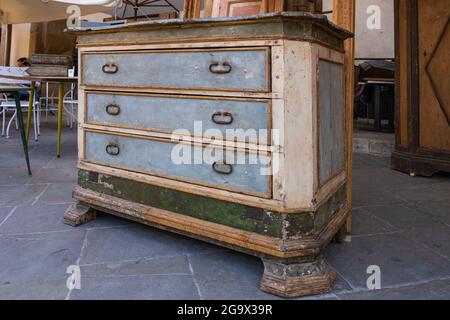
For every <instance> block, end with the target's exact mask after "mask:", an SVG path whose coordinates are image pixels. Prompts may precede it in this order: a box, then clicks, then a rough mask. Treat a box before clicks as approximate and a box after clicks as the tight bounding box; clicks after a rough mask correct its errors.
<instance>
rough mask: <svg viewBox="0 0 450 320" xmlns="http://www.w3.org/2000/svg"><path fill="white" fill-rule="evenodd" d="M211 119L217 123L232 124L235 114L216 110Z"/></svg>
mask: <svg viewBox="0 0 450 320" xmlns="http://www.w3.org/2000/svg"><path fill="white" fill-rule="evenodd" d="M211 120H212V121H213V122H214V123H217V124H232V123H233V115H232V114H231V113H229V112H220V111H219V112H216V113H214V114H213V115H212V116H211Z"/></svg>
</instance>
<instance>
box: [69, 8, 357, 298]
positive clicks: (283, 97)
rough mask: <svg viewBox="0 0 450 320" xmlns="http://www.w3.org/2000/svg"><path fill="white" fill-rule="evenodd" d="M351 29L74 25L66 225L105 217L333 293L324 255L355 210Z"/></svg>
mask: <svg viewBox="0 0 450 320" xmlns="http://www.w3.org/2000/svg"><path fill="white" fill-rule="evenodd" d="M168 31H170V32H168ZM348 36H349V34H348V33H346V32H345V31H343V30H341V29H338V28H336V27H335V26H334V25H332V24H330V23H329V22H328V21H327V20H326V18H324V17H323V16H310V15H307V16H306V15H302V14H296V13H280V14H275V15H273V14H270V15H260V16H254V17H242V18H236V17H234V18H225V19H220V20H217V21H214V20H210V19H207V20H206V19H198V20H190V21H188V22H180V21H177V20H173V21H158V22H148V23H145V24H142V23H141V24H139V25H136V26H133V25H129V26H123V27H117V28H114V29H108V30H95V29H94V30H89V31H80V32H78V45H79V49H80V62H81V67H80V69H81V76H80V102H81V106H80V112H79V122H80V126H79V164H78V170H79V181H78V186H77V187H76V188H75V190H74V197H75V199H77V200H78V201H79V204H78V205H77V206H75V207H72V208H69V209H68V211H67V212H66V216H65V221H66V222H67V223H69V224H72V225H77V224H80V223H84V222H87V221H88V220H89V219H90V218H92V217H94V214H93V212H94V210H100V211H104V212H108V213H111V214H115V215H118V216H121V217H125V218H128V219H132V220H135V221H139V222H142V223H145V224H148V225H151V226H156V227H160V228H163V229H166V230H171V231H175V232H177V233H181V234H185V235H188V236H193V237H195V238H200V239H203V240H205V241H209V242H212V243H216V244H219V245H223V246H226V247H230V248H234V249H236V250H240V251H243V252H247V253H250V254H254V255H256V256H258V257H261V258H262V260H263V261H264V264H265V272H264V275H263V279H262V289H263V290H265V291H268V292H271V293H274V294H278V295H281V296H285V297H293V296H299V295H307V294H317V293H322V292H326V291H328V290H330V289H331V288H332V286H333V282H334V279H335V274H334V272H333V271H332V270H331V269H330V268H329V267H328V266H327V265H326V264H325V262H324V260H323V258H322V250H323V247H324V246H325V245H326V244H327V243H328V242H329V241H330V240H331V238H332V237H333V236H334V235H335V234H336V233H337V232H338V230H339V229H340V228H341V227H342V225H343V224H344V223H345V220H346V218H347V216H348V213H349V205H348V203H347V189H346V183H347V172H346V156H345V152H346V143H345V117H346V116H347V115H346V114H345V106H344V71H343V61H344V54H343V47H344V45H343V42H344V39H345V38H347V37H348ZM198 125H200V129H199V127H198Z"/></svg>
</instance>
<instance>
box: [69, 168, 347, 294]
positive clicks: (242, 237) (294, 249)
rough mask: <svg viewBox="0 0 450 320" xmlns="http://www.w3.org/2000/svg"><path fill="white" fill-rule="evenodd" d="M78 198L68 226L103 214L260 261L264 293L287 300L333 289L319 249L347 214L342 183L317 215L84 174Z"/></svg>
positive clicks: (332, 275) (342, 222) (78, 190)
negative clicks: (95, 214)
mask: <svg viewBox="0 0 450 320" xmlns="http://www.w3.org/2000/svg"><path fill="white" fill-rule="evenodd" d="M74 198H75V199H76V200H78V201H79V205H78V206H75V207H73V208H72V209H71V210H68V211H67V213H66V215H67V217H65V220H72V221H73V217H74V212H75V211H76V212H81V213H82V214H81V218H80V215H78V214H76V215H75V216H76V221H77V223H76V224H75V225H79V224H80V223H78V222H80V221H82V222H87V221H89V220H90V218H93V216H92V215H91V213H94V212H96V211H102V212H107V213H110V214H114V215H117V216H119V217H123V218H127V219H130V220H133V221H137V222H140V223H143V224H146V225H149V226H153V227H157V228H161V229H164V230H168V231H172V232H176V233H179V234H182V235H186V236H189V237H193V238H196V239H200V240H204V241H207V242H210V243H214V244H217V245H221V246H224V247H227V248H231V249H234V250H238V251H241V252H244V253H248V254H252V255H255V256H258V257H260V258H262V259H263V262H264V265H265V272H264V275H263V278H262V283H261V288H262V290H264V291H267V292H270V293H273V294H276V295H279V296H283V297H296V296H302V295H311V294H320V293H324V292H327V291H329V290H331V288H332V287H333V283H334V279H335V275H334V272H333V271H332V270H331V269H330V268H329V267H328V266H326V264H325V262H324V261H323V259H322V258H321V256H322V251H323V249H324V247H325V246H326V245H327V244H328V242H330V241H331V240H332V239H333V237H334V236H335V235H336V234H337V233H338V231H339V229H340V228H341V227H342V226H343V225H344V223H345V221H346V218H347V216H348V212H349V210H348V207H347V206H346V188H345V185H344V186H343V187H342V188H341V189H340V190H339V191H338V192H336V193H335V194H334V195H333V196H332V197H330V199H329V200H328V201H327V202H325V203H324V204H323V205H322V206H321V207H319V209H318V210H317V211H315V212H309V213H304V212H303V213H298V214H291V213H289V214H286V213H279V212H273V211H267V210H264V209H261V208H254V207H249V206H245V205H241V204H235V203H231V202H226V201H221V200H216V199H211V198H207V197H203V196H198V195H193V194H189V193H186V192H181V191H176V190H171V189H166V188H161V187H157V186H153V185H148V184H144V183H140V182H136V181H131V180H127V179H123V178H118V177H113V176H106V175H102V174H98V173H94V172H87V171H80V172H79V186H77V187H76V188H75V190H74ZM74 208H82V209H83V210H74ZM83 217H88V218H89V219H84V218H83ZM69 218H70V219H69Z"/></svg>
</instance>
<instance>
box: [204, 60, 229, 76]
mask: <svg viewBox="0 0 450 320" xmlns="http://www.w3.org/2000/svg"><path fill="white" fill-rule="evenodd" d="M231 69H232V68H231V65H230V64H229V63H228V62H223V63H219V62H214V63H211V64H210V65H209V71H211V72H212V73H216V74H226V73H230V72H231Z"/></svg>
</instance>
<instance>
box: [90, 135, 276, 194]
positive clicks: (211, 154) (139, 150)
mask: <svg viewBox="0 0 450 320" xmlns="http://www.w3.org/2000/svg"><path fill="white" fill-rule="evenodd" d="M85 139H86V141H85V143H86V146H85V148H86V151H85V152H86V161H90V162H94V163H99V164H105V165H109V166H115V167H119V168H124V169H127V170H133V171H138V172H144V173H149V174H155V175H158V176H164V177H169V178H174V179H177V180H180V179H181V180H187V181H189V182H194V183H195V182H197V183H200V184H202V183H203V184H206V185H210V186H213V187H215V188H218V189H228V190H232V191H236V192H244V193H248V194H254V195H259V196H262V197H270V196H271V193H272V192H271V177H270V176H269V175H262V174H261V172H262V170H263V167H264V164H265V163H267V164H270V157H269V156H267V155H263V154H259V155H258V154H248V153H247V154H246V153H243V152H235V151H232V150H222V149H214V148H209V147H205V148H204V147H202V146H192V145H189V144H185V143H183V144H176V143H175V142H170V141H169V142H167V141H163V140H159V141H158V140H154V139H147V138H146V139H142V138H136V137H125V136H119V135H113V134H107V133H95V132H90V131H87V132H86V138H85ZM109 145H115V146H117V147H118V148H119V150H118V151H117V152H118V154H117V155H111V154H108V152H107V151H106V148H107V146H109ZM114 152H116V151H114ZM175 157H176V158H175ZM174 159H175V160H174ZM182 160H183V161H186V162H187V163H177V162H181V161H182ZM214 162H217V163H222V162H225V163H231V164H230V165H228V166H232V172H231V173H229V174H223V173H218V172H216V171H214V170H213V168H212V164H213V163H214ZM237 162H239V163H237ZM241 163H242V164H241ZM253 163H254V164H253Z"/></svg>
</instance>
